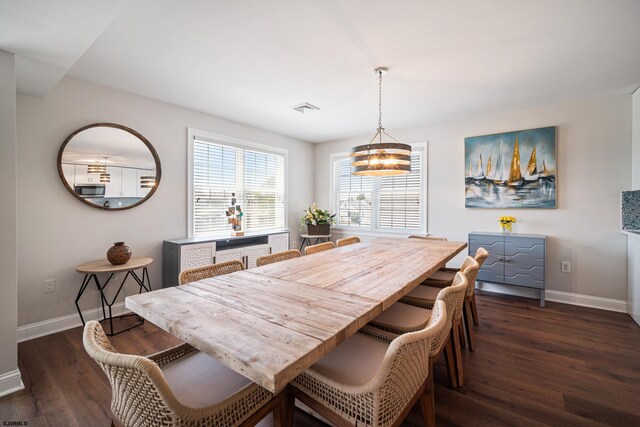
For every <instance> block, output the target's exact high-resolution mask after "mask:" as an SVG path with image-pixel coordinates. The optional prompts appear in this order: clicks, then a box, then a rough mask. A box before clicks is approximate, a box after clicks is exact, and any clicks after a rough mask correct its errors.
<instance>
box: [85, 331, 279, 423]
mask: <svg viewBox="0 0 640 427" xmlns="http://www.w3.org/2000/svg"><path fill="white" fill-rule="evenodd" d="M82 341H83V344H84V348H85V350H86V351H87V353H88V354H89V356H90V357H91V358H92V359H93V360H95V361H96V362H97V363H98V365H99V366H100V368H101V369H102V371H103V372H104V373H105V374H106V375H107V378H108V379H109V382H110V383H111V391H112V393H111V411H112V412H113V415H115V417H116V418H118V420H120V422H121V423H122V424H124V425H125V426H127V427H129V426H176V427H177V426H181V427H182V426H193V427H196V426H204V425H217V426H237V425H239V424H241V423H242V422H243V421H245V420H246V419H247V418H249V417H250V416H251V415H252V414H253V413H255V412H257V410H258V409H259V408H260V407H262V406H263V405H264V404H266V403H268V402H269V401H270V400H271V399H272V397H273V395H272V394H271V393H270V392H269V391H267V390H266V389H263V388H261V387H257V386H256V385H255V384H250V385H249V386H247V387H245V388H243V389H242V390H241V391H240V392H238V393H236V394H234V395H232V396H231V397H229V398H227V399H225V400H224V401H222V402H220V403H217V404H213V405H209V406H207V407H204V408H190V407H188V406H185V405H183V404H182V403H180V402H179V401H178V399H177V398H176V396H175V395H174V394H173V392H172V391H171V389H170V387H169V384H168V383H167V380H166V379H165V377H164V374H163V373H162V369H160V366H164V365H166V364H168V363H170V362H172V361H174V360H176V359H178V358H180V357H183V356H185V355H187V354H189V353H191V352H193V351H197V350H196V349H195V348H193V347H191V346H190V345H188V344H183V345H180V346H178V347H174V348H173V349H169V350H167V351H164V352H162V353H159V354H158V355H155V359H154V360H152V358H154V356H149V357H142V356H135V355H130V354H119V353H118V352H117V351H116V350H115V349H114V348H113V346H112V345H111V343H110V342H109V339H108V338H107V336H106V335H105V333H104V330H103V329H102V326H101V325H100V323H99V322H96V321H90V322H87V324H86V325H85V327H84V333H83V336H82Z"/></svg>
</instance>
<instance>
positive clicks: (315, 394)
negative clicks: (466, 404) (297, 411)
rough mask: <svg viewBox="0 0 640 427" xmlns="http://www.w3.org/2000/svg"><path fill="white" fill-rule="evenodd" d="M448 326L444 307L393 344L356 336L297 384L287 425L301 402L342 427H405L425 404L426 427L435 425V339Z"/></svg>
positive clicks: (289, 405)
mask: <svg viewBox="0 0 640 427" xmlns="http://www.w3.org/2000/svg"><path fill="white" fill-rule="evenodd" d="M446 322H447V308H446V305H445V304H444V303H442V302H439V304H438V305H437V306H436V308H435V309H434V312H433V315H432V318H431V321H430V322H429V324H428V326H427V327H425V328H423V329H422V330H420V331H416V332H412V333H408V334H404V335H401V336H399V337H397V338H395V339H394V340H393V341H391V342H390V343H388V342H387V341H385V340H382V339H379V338H377V337H376V336H375V335H373V336H371V335H367V334H362V333H357V334H355V335H353V336H351V337H350V338H348V339H347V340H346V341H344V342H343V343H341V344H340V345H339V346H338V347H336V348H335V349H334V350H332V351H331V352H330V353H329V354H327V355H326V356H324V357H323V358H322V359H320V360H319V361H318V362H316V363H315V364H314V365H313V366H311V367H310V368H309V369H307V370H306V371H304V372H303V373H302V374H301V375H299V376H298V377H296V379H294V380H293V382H292V383H291V384H292V385H293V387H292V390H293V392H292V393H291V395H290V396H289V399H288V402H287V405H286V407H287V412H286V414H287V415H286V416H287V421H291V420H292V410H291V409H292V406H293V401H292V400H293V398H294V397H295V398H296V399H298V400H299V401H301V402H302V403H304V404H305V405H307V406H309V407H310V408H311V409H312V410H314V411H316V412H317V413H318V414H320V415H321V416H322V417H324V418H326V419H328V420H329V421H331V423H333V424H335V425H337V426H354V425H357V426H360V425H362V426H370V427H387V426H399V425H400V424H401V423H402V420H403V419H404V418H405V417H406V415H407V414H408V413H409V411H410V410H411V408H412V407H413V405H414V404H415V402H417V401H418V399H420V400H421V403H422V404H421V406H422V408H423V415H424V418H425V423H426V425H427V426H433V425H435V418H432V416H433V414H434V411H433V409H429V408H427V407H428V406H429V405H432V404H433V399H432V397H431V396H429V395H428V394H427V393H425V388H426V385H427V382H428V378H429V377H430V376H432V375H433V373H432V372H431V371H430V370H429V366H430V365H429V354H430V350H431V348H432V345H433V340H434V338H435V337H437V336H438V335H439V334H440V332H441V331H442V330H443V329H444V328H445V326H446ZM431 391H432V390H431Z"/></svg>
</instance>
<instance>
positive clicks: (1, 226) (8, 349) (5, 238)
mask: <svg viewBox="0 0 640 427" xmlns="http://www.w3.org/2000/svg"><path fill="white" fill-rule="evenodd" d="M16 182H17V181H16V67H15V56H14V55H13V54H11V53H7V52H4V51H1V50H0V197H1V200H2V203H0V236H2V240H1V241H2V244H1V245H0V287H1V288H0V289H2V294H1V295H2V298H0V396H1V395H3V394H6V393H9V392H11V391H14V390H16V389H18V388H21V386H22V383H21V381H20V372H19V371H18V346H17V344H16V327H17V320H18V316H17V298H18V297H17V295H18V278H17V277H18V275H17V271H18V268H17V267H18V264H17V258H16V256H17V255H16V254H17V239H16V218H17V215H16V206H17V197H16Z"/></svg>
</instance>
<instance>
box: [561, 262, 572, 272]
mask: <svg viewBox="0 0 640 427" xmlns="http://www.w3.org/2000/svg"><path fill="white" fill-rule="evenodd" d="M560 270H561V271H562V272H563V273H571V262H569V261H562V264H561V266H560Z"/></svg>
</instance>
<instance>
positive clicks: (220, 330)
mask: <svg viewBox="0 0 640 427" xmlns="http://www.w3.org/2000/svg"><path fill="white" fill-rule="evenodd" d="M466 246H467V244H466V243H464V242H453V241H436V240H425V239H407V238H393V237H381V238H376V239H373V240H370V241H367V242H360V243H356V244H352V245H348V246H344V247H340V248H336V249H330V250H327V251H323V252H319V253H315V254H313V255H307V256H302V257H299V258H294V259H290V260H287V261H282V262H278V263H273V264H268V265H265V266H262V267H257V268H251V269H249V270H243V271H238V272H235V273H230V274H226V275H223V276H217V277H213V278H209V279H204V280H199V281H196V282H192V283H189V284H185V285H182V286H175V287H169V288H164V289H159V290H155V291H152V292H147V293H144V294H139V295H132V296H128V297H127V298H126V300H125V306H126V308H127V309H129V310H131V311H133V312H134V313H136V314H138V315H139V316H141V317H143V318H144V319H146V320H148V321H149V322H151V323H153V324H155V325H157V326H158V327H160V328H161V329H163V330H165V331H167V332H169V333H170V334H172V335H174V336H176V337H177V338H179V339H181V340H183V341H185V342H187V343H189V344H191V345H192V346H193V347H195V348H197V349H198V350H200V351H202V352H204V353H206V354H207V355H209V356H211V357H213V358H215V359H217V360H218V361H219V362H220V363H222V364H223V365H225V366H227V367H228V368H231V369H233V370H234V371H236V372H238V373H240V374H241V375H244V376H245V377H247V378H249V379H251V380H252V381H254V382H255V383H257V384H260V385H261V386H262V387H264V388H266V389H268V390H270V391H272V392H278V391H281V390H283V389H284V388H285V387H286V385H287V384H288V383H289V382H290V381H291V380H293V379H294V378H295V377H296V376H298V375H299V374H300V373H302V372H303V371H304V370H305V369H307V368H308V367H310V366H311V365H313V364H314V363H315V362H316V361H317V360H319V359H320V358H321V357H322V356H324V355H326V354H327V353H329V352H330V351H331V350H332V349H334V348H335V347H336V346H338V345H339V344H340V343H341V342H343V341H344V340H346V339H347V338H348V337H350V336H351V335H353V334H355V333H356V332H357V331H358V330H359V329H360V328H362V327H363V326H365V325H366V324H367V323H368V322H369V321H371V320H372V319H373V318H375V317H376V316H377V315H379V314H380V313H382V311H383V310H385V309H387V308H388V307H389V306H391V305H392V304H393V303H395V302H396V301H398V300H399V299H400V298H402V297H403V296H404V295H406V294H407V293H408V292H410V291H411V290H412V289H413V288H414V287H415V286H417V285H419V284H420V283H421V282H423V281H424V280H425V279H426V278H427V277H429V276H430V275H431V274H433V273H434V272H435V271H437V270H438V269H440V268H442V267H444V266H445V264H446V263H447V262H448V261H450V260H451V259H452V258H454V257H455V256H456V255H457V254H458V253H460V252H461V251H462V250H463V249H464V248H465V247H466Z"/></svg>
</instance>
